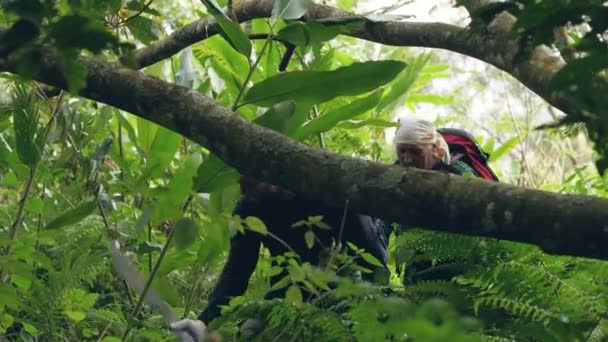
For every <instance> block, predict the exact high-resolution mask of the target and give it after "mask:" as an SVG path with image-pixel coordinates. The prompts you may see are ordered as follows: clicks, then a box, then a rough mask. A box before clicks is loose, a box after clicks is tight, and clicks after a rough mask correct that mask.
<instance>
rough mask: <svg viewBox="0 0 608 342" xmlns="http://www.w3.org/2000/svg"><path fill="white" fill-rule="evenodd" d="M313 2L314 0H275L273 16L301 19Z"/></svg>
mask: <svg viewBox="0 0 608 342" xmlns="http://www.w3.org/2000/svg"><path fill="white" fill-rule="evenodd" d="M312 4H313V1H312V0H274V3H273V6H272V18H280V19H286V20H288V19H299V18H301V17H302V16H303V15H304V14H306V12H307V11H308V9H309V8H310V6H312Z"/></svg>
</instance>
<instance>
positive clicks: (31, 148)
mask: <svg viewBox="0 0 608 342" xmlns="http://www.w3.org/2000/svg"><path fill="white" fill-rule="evenodd" d="M28 111H34V109H30V108H23V109H21V110H16V111H15V112H14V113H13V125H14V129H15V143H16V149H17V156H19V160H21V162H22V163H23V164H26V165H28V166H30V167H31V166H33V165H35V164H36V163H37V162H38V160H40V156H41V154H42V146H39V145H37V144H36V143H35V140H36V135H37V134H41V132H38V129H37V126H38V115H37V113H35V112H34V113H31V112H30V113H28Z"/></svg>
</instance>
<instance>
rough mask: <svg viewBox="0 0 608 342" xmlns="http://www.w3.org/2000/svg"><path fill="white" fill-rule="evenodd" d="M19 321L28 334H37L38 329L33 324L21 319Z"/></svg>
mask: <svg viewBox="0 0 608 342" xmlns="http://www.w3.org/2000/svg"><path fill="white" fill-rule="evenodd" d="M20 323H21V325H23V329H25V331H26V332H27V333H28V334H30V335H32V336H36V335H38V329H37V328H36V327H35V326H33V325H31V324H29V323H27V322H23V321H21V322H20Z"/></svg>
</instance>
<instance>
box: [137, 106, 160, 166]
mask: <svg viewBox="0 0 608 342" xmlns="http://www.w3.org/2000/svg"><path fill="white" fill-rule="evenodd" d="M136 121H137V138H138V140H137V142H138V144H139V146H140V147H141V149H142V150H143V151H144V153H145V154H146V156H147V155H148V153H150V149H151V147H152V143H153V142H154V137H155V136H156V132H157V131H158V128H159V126H158V125H157V124H155V123H153V122H151V121H148V120H146V119H142V118H140V117H139V116H138V117H137V118H136Z"/></svg>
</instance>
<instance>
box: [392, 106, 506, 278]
mask: <svg viewBox="0 0 608 342" xmlns="http://www.w3.org/2000/svg"><path fill="white" fill-rule="evenodd" d="M394 145H395V152H396V155H397V161H396V162H395V164H398V165H401V166H404V167H415V168H419V169H426V170H435V171H439V172H447V173H452V174H456V175H461V176H473V177H480V178H485V179H487V180H490V181H498V178H497V177H496V175H495V174H494V172H493V171H492V169H490V167H489V166H488V164H487V158H488V155H487V154H486V153H485V152H483V151H482V150H481V149H480V148H479V146H478V145H477V144H476V142H475V139H474V138H473V137H472V136H471V135H470V134H468V133H467V132H465V131H463V130H459V129H450V128H448V129H439V130H437V129H435V127H434V125H433V124H432V123H431V122H430V121H427V120H422V119H416V118H412V117H406V118H402V119H400V120H399V128H398V129H397V131H396V133H395V138H394ZM407 228H408V227H407V226H406V225H400V226H399V228H398V230H397V234H401V233H402V232H404V231H406V230H407ZM386 233H387V234H390V233H391V231H390V229H386ZM412 252H413V253H412V254H413V255H416V254H420V251H418V250H417V249H416V247H415V246H414V247H413V248H412ZM452 261H454V260H444V261H442V262H441V263H439V264H437V265H432V263H431V261H429V260H419V261H417V262H412V263H411V264H408V265H406V267H405V273H404V274H403V276H404V283H405V284H413V283H417V282H419V281H429V280H449V279H451V278H453V277H454V276H455V275H457V274H458V273H459V272H458V270H454V269H450V268H449V267H441V266H442V265H444V266H445V265H446V264H447V263H449V262H452ZM401 270H402V267H401V265H399V267H398V272H399V273H401Z"/></svg>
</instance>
